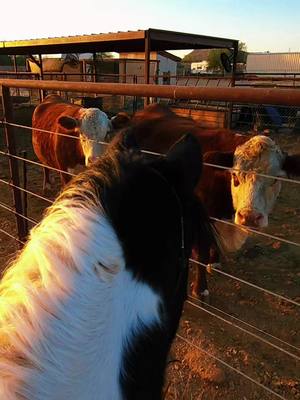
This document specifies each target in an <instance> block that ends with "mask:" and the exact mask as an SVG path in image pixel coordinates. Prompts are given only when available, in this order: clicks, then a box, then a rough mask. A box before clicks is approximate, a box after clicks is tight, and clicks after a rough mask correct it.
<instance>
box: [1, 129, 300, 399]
mask: <svg viewBox="0 0 300 400" xmlns="http://www.w3.org/2000/svg"><path fill="white" fill-rule="evenodd" d="M0 124H2V125H3V126H4V125H6V126H11V127H15V128H20V129H26V130H30V131H31V130H32V127H30V126H27V125H22V124H16V123H12V122H7V121H0ZM39 131H41V132H44V133H47V134H53V135H59V136H63V137H67V138H70V139H73V140H74V139H75V140H76V139H79V138H76V137H74V136H71V135H67V134H64V133H60V132H53V131H48V130H42V129H39ZM98 143H100V144H102V145H107V143H106V142H101V141H100V142H98ZM145 153H147V154H152V155H157V156H164V155H163V154H160V153H155V152H150V151H145ZM0 155H2V156H4V157H7V158H9V159H15V160H19V161H23V162H24V163H29V164H31V165H34V166H38V167H42V168H48V169H50V170H53V171H55V172H58V173H63V174H67V175H70V176H74V174H71V173H69V172H68V171H62V170H60V169H58V168H54V167H49V166H45V165H44V164H42V163H40V162H37V161H34V160H29V159H27V158H25V157H21V156H18V155H16V154H12V153H10V152H9V151H0ZM204 165H206V166H207V167H212V168H220V169H223V170H228V171H230V172H233V171H237V170H235V169H233V168H227V167H223V166H220V165H217V164H211V163H204ZM238 171H239V172H244V173H245V174H256V175H257V176H261V177H263V178H267V179H272V180H274V179H277V180H281V181H284V182H288V183H293V184H300V181H298V180H295V179H290V178H284V177H277V176H272V175H268V174H262V173H258V172H257V171H240V170H238ZM0 183H1V184H4V185H7V186H10V187H12V188H15V189H17V190H20V191H22V192H24V193H27V194H29V195H31V196H34V197H36V198H37V199H39V200H42V201H45V202H47V203H48V204H52V202H53V201H52V200H51V199H49V198H47V197H45V196H41V195H40V194H38V193H35V192H33V191H31V190H28V189H25V188H22V187H21V186H18V185H14V184H13V183H11V182H9V181H6V180H4V179H0ZM0 208H2V209H4V210H6V211H7V212H10V213H13V214H14V215H17V216H19V217H21V218H23V219H25V220H26V221H28V222H30V223H31V225H33V226H34V225H35V224H37V223H38V221H37V220H36V219H34V218H31V217H28V216H26V215H23V214H22V213H19V212H18V211H16V210H15V209H14V208H12V207H10V206H9V205H7V204H4V203H3V202H0ZM211 219H212V221H214V222H218V223H221V224H226V225H229V226H232V227H234V228H236V229H242V230H243V231H246V232H247V233H252V234H255V235H260V236H263V237H266V238H269V239H272V240H276V241H279V242H282V243H286V244H289V245H292V246H295V247H300V243H297V242H295V241H291V240H288V239H285V238H282V237H279V236H275V235H271V234H269V233H265V232H261V231H257V230H255V229H252V228H249V227H245V226H239V225H236V224H234V223H232V222H230V221H224V220H221V219H218V218H214V217H211ZM0 232H1V233H2V234H4V235H6V236H7V237H9V238H11V239H14V240H15V241H16V242H18V243H19V244H21V245H24V244H25V241H24V240H20V238H17V237H15V236H14V235H12V234H11V233H10V232H7V231H5V230H4V229H2V228H0ZM190 261H191V262H192V263H194V264H197V265H199V266H201V267H205V268H207V265H206V264H204V263H201V262H199V261H197V260H195V259H191V260H190ZM212 270H213V271H215V272H216V273H218V274H221V275H223V276H224V277H226V278H230V279H233V280H235V281H237V282H240V283H243V284H245V285H247V286H249V287H251V288H253V289H255V290H258V291H259V292H262V293H264V294H267V295H270V296H273V297H274V298H276V299H278V300H279V301H282V302H286V303H288V304H291V305H292V306H295V307H299V306H300V303H299V302H297V301H295V300H293V299H290V298H288V297H285V296H282V295H280V294H278V293H276V292H273V291H271V290H268V289H265V288H263V287H261V286H259V285H255V284H253V283H251V282H248V281H246V280H243V279H241V278H239V277H236V276H234V275H231V274H229V273H227V272H224V271H222V270H220V269H218V268H216V267H212ZM186 303H187V304H189V305H190V306H192V307H194V308H195V309H197V310H198V311H199V312H204V313H206V314H208V315H209V316H212V317H214V318H216V319H218V320H219V321H221V322H223V323H225V324H227V325H230V326H231V327H232V328H235V329H237V330H238V331H241V332H243V333H244V334H246V335H249V336H250V337H251V338H253V339H255V340H258V341H260V342H261V343H263V344H265V345H268V346H270V347H271V348H272V349H274V350H277V351H279V352H281V353H283V354H284V355H286V356H289V357H290V358H292V359H293V360H296V361H300V353H299V352H300V348H299V347H297V346H294V345H293V344H291V343H289V342H287V341H285V340H282V339H281V338H279V337H277V336H275V335H272V334H270V333H268V332H265V331H264V330H262V329H260V328H258V327H256V326H255V325H253V324H250V323H248V322H246V321H243V320H242V319H240V318H238V317H236V316H233V315H231V314H229V313H226V312H225V311H223V310H221V309H219V308H217V307H214V306H212V305H210V304H205V305H204V304H203V303H201V302H200V303H199V301H198V300H197V299H195V298H192V297H191V296H190V297H189V298H188V300H187V301H186ZM207 308H210V310H212V311H210V310H208V309H207ZM233 320H234V321H235V322H233ZM177 337H178V338H179V339H180V340H182V341H183V342H184V343H186V344H188V345H189V346H191V347H192V348H195V349H196V350H197V351H200V352H201V353H203V354H205V355H207V356H208V357H210V358H212V359H214V360H215V361H217V362H218V363H221V364H222V365H223V366H225V367H226V368H228V369H230V370H231V371H234V372H235V373H237V374H238V375H240V376H242V377H243V378H244V379H246V380H248V381H250V382H251V383H253V384H255V385H257V386H258V387H260V388H261V389H262V390H264V391H265V392H268V393H269V394H271V395H273V396H275V397H277V398H280V399H285V397H283V396H282V395H280V394H279V393H277V392H275V391H273V390H272V389H270V388H269V387H267V386H265V385H263V384H262V383H261V382H259V381H257V380H256V379H253V378H252V377H250V376H249V375H248V374H246V373H243V372H242V371H240V370H239V369H237V368H235V367H233V366H232V365H230V364H229V363H227V362H226V361H224V360H222V359H220V358H219V357H217V356H215V355H214V354H212V353H210V352H209V351H206V350H204V349H203V348H200V347H199V346H198V345H197V344H195V343H194V342H192V341H191V340H189V339H188V338H186V337H183V336H182V335H181V334H179V333H178V334H177Z"/></svg>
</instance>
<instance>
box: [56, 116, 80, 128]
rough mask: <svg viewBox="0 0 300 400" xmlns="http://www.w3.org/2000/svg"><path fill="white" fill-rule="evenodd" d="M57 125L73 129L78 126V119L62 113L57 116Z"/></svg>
mask: <svg viewBox="0 0 300 400" xmlns="http://www.w3.org/2000/svg"><path fill="white" fill-rule="evenodd" d="M57 122H58V123H59V125H61V126H62V127H63V128H65V129H69V130H70V129H75V128H76V127H78V126H80V122H79V120H78V119H76V118H73V117H68V116H67V115H63V116H62V117H59V118H58V121H57Z"/></svg>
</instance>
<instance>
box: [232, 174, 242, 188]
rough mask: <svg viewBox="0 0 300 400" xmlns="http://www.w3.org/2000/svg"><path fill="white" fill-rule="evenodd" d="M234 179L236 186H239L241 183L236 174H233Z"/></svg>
mask: <svg viewBox="0 0 300 400" xmlns="http://www.w3.org/2000/svg"><path fill="white" fill-rule="evenodd" d="M232 179H233V184H234V186H239V184H240V181H239V178H238V177H237V176H236V174H232Z"/></svg>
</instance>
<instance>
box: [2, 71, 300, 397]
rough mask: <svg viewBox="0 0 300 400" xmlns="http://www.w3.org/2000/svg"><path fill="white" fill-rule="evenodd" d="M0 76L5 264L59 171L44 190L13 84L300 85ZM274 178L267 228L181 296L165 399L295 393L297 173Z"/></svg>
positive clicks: (299, 239) (243, 93)
mask: <svg viewBox="0 0 300 400" xmlns="http://www.w3.org/2000/svg"><path fill="white" fill-rule="evenodd" d="M0 85H1V86H2V101H3V117H4V118H3V120H2V122H1V125H2V127H3V129H2V132H1V133H2V134H3V135H4V134H5V139H4V137H3V138H2V139H1V142H0V143H1V148H2V149H1V153H0V155H1V163H0V165H1V172H0V173H1V177H0V184H1V192H0V198H1V203H0V208H1V211H0V224H1V231H0V232H1V233H0V234H1V236H0V239H1V242H0V250H1V264H2V265H3V266H4V265H5V263H6V261H7V260H8V259H9V258H10V257H11V256H12V254H13V253H14V251H16V249H17V248H18V247H19V245H21V246H22V243H23V242H24V241H25V240H26V236H27V224H28V225H34V224H35V223H36V222H37V221H38V220H39V219H40V218H41V214H42V212H43V210H44V208H45V207H46V206H47V205H48V204H51V202H52V200H53V199H54V198H55V196H56V193H57V191H58V190H59V183H58V180H57V181H56V185H55V188H54V190H52V191H51V192H50V193H49V195H48V196H45V195H44V194H43V193H42V192H41V187H42V171H41V170H40V168H38V167H40V166H41V165H39V163H38V162H37V161H36V159H35V158H34V154H33V151H32V148H31V144H30V140H31V136H30V135H31V126H30V114H31V111H32V108H30V109H29V110H30V112H29V113H26V115H24V113H23V110H22V109H20V108H19V109H16V110H14V109H13V103H12V101H11V97H10V89H11V88H20V89H22V88H23V89H29V90H31V89H43V90H54V91H72V92H84V93H92V94H101V95H102V94H119V95H126V96H144V97H154V98H160V99H172V100H176V99H190V100H201V101H203V100H206V101H225V102H234V103H249V104H266V105H282V106H295V107H299V106H300V92H298V91H297V90H296V89H295V90H292V89H252V88H251V89H248V88H247V89H245V88H194V87H178V86H158V85H155V86H152V85H130V84H98V83H85V82H81V83H71V82H61V81H60V82H56V81H49V82H47V81H30V80H24V81H23V80H13V79H11V80H1V81H0ZM26 111H28V110H26ZM28 114H29V115H28ZM46 134H47V132H45V135H46ZM273 138H274V139H275V141H277V142H278V143H279V144H280V145H281V147H282V148H283V149H284V150H286V151H288V150H289V151H291V150H292V151H295V150H298V151H299V149H300V139H299V138H298V137H297V136H296V135H294V136H291V135H290V136H288V137H287V136H285V135H280V134H278V135H274V136H273ZM20 150H26V151H27V156H26V157H24V154H20ZM25 166H26V168H25ZM274 178H275V177H266V179H274ZM276 179H279V178H278V177H276ZM281 179H282V180H283V183H284V185H285V186H284V188H283V191H282V194H281V197H280V199H279V202H278V204H277V205H276V209H275V210H274V212H273V215H272V218H271V223H270V228H268V230H267V231H265V232H259V231H256V230H253V229H252V230H251V233H252V238H251V240H250V241H249V243H248V244H247V246H246V247H245V248H244V249H243V250H241V251H240V252H239V253H238V254H235V255H230V254H229V255H227V256H226V258H225V259H224V260H223V263H222V264H223V268H222V269H219V268H215V270H214V273H213V275H212V277H211V279H210V281H211V282H210V283H211V292H212V299H211V303H210V304H203V303H201V302H200V301H199V300H197V299H194V298H191V297H189V298H188V300H187V302H186V307H185V310H184V313H183V316H182V321H181V326H180V329H179V331H178V334H177V340H176V342H175V343H174V345H173V348H172V352H171V354H170V361H169V364H168V374H167V377H166V388H165V398H166V399H169V400H170V399H218V398H224V399H229V400H230V399H232V400H233V399H237V398H238V399H247V400H252V399H268V398H270V399H271V398H280V399H294V398H296V399H297V398H300V381H299V367H300V342H299V306H300V293H299V283H300V264H299V260H300V251H299V246H300V244H299V243H300V231H299V227H298V215H299V213H300V209H299V198H300V197H299V190H298V189H299V188H298V185H299V182H298V181H297V180H294V179H289V178H281ZM10 187H11V188H12V189H13V190H12V193H11V191H10ZM24 194H26V196H24ZM27 197H28V198H27ZM26 202H28V207H27V211H26V212H25V210H26ZM24 212H25V215H24ZM13 215H15V218H16V224H15V220H14V216H13ZM24 221H26V224H25V223H24ZM236 229H239V228H238V227H237V228H236ZM243 229H245V228H243ZM192 262H194V261H193V260H192Z"/></svg>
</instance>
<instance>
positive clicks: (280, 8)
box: [0, 0, 300, 55]
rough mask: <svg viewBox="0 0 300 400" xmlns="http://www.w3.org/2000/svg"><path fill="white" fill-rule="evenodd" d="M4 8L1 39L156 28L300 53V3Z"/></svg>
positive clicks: (60, 0) (189, 0) (248, 0)
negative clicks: (236, 40) (217, 37)
mask: <svg viewBox="0 0 300 400" xmlns="http://www.w3.org/2000/svg"><path fill="white" fill-rule="evenodd" d="M0 10H1V14H2V18H1V24H0V41H5V40H18V39H35V38H43V37H54V36H69V35H81V34H91V33H106V32H117V31H127V30H137V29H147V28H157V29H166V30H174V31H179V32H187V33H196V34H201V35H209V36H219V37H225V38H232V39H238V40H240V41H242V42H245V43H246V45H247V50H248V51H270V52H286V51H291V52H293V51H300V27H299V25H300V23H299V20H300V0H205V1H204V0H185V1H181V0H151V1H142V0H140V1H138V0H123V1H119V0H112V1H107V0H106V1H104V0H84V1H83V0H80V1H78V0H72V1H70V0H50V1H42V0H39V1H37V0H30V1H29V2H28V1H25V0H21V1H20V0H14V1H7V0H2V1H1V7H0ZM185 53H187V52H186V51H185ZM177 54H179V53H178V52H177ZM183 54H184V53H181V55H183Z"/></svg>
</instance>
